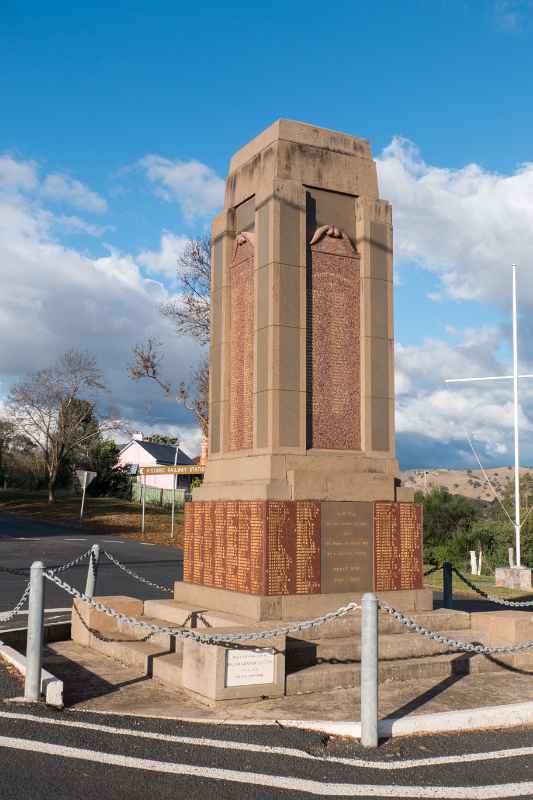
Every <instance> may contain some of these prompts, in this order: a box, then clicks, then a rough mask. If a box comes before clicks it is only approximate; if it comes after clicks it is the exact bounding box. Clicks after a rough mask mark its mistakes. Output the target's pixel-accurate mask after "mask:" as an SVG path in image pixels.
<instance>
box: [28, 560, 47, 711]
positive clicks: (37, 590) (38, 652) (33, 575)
mask: <svg viewBox="0 0 533 800" xmlns="http://www.w3.org/2000/svg"><path fill="white" fill-rule="evenodd" d="M43 569H44V565H43V562H42V561H34V562H33V564H32V565H31V569H30V602H29V613H28V640H27V644H26V679H25V681H24V698H25V699H26V700H30V701H34V702H37V701H38V700H39V699H40V697H41V666H42V658H43V623H44V577H43Z"/></svg>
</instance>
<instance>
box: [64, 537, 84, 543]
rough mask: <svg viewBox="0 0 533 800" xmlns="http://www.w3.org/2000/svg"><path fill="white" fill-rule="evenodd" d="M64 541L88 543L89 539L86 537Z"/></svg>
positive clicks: (65, 540)
mask: <svg viewBox="0 0 533 800" xmlns="http://www.w3.org/2000/svg"><path fill="white" fill-rule="evenodd" d="M63 541H64V542H86V541H87V537H85V538H84V539H63Z"/></svg>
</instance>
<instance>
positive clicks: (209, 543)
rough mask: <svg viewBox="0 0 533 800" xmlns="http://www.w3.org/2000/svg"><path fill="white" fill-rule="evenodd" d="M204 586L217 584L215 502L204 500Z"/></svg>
mask: <svg viewBox="0 0 533 800" xmlns="http://www.w3.org/2000/svg"><path fill="white" fill-rule="evenodd" d="M203 550H204V575H203V580H202V583H203V584H204V586H214V584H215V574H214V569H215V504H214V503H208V502H204V535H203Z"/></svg>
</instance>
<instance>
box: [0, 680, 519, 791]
mask: <svg viewBox="0 0 533 800" xmlns="http://www.w3.org/2000/svg"><path fill="white" fill-rule="evenodd" d="M10 683H11V684H14V679H13V678H11V677H10V676H7V677H6V676H5V675H4V676H2V668H1V667H0V694H3V696H4V697H5V698H7V699H6V701H4V702H2V703H0V774H1V780H0V797H1V798H2V800H45V798H46V800H48V799H49V798H50V797H53V798H54V800H72V798H73V797H83V798H86V800H101V798H106V800H111V799H112V798H128V800H146V797H157V798H158V800H167V799H168V800H175V798H180V797H184V798H185V797H186V798H190V799H191V800H220V798H234V799H235V800H248V799H250V800H251V799H252V798H254V800H271V799H272V798H284V797H287V798H291V800H293V798H296V799H297V800H298V799H299V798H302V800H303V799H304V798H310V797H320V798H322V797H339V798H340V797H357V798H402V797H409V798H434V797H436V798H458V799H459V798H460V799H461V800H478V799H479V800H481V798H483V800H485V798H498V800H500V799H501V798H507V797H513V798H526V797H533V775H532V772H533V763H532V762H533V759H532V755H533V730H531V729H523V728H521V729H515V730H513V731H506V732H499V733H495V732H492V733H490V732H484V733H475V734H465V735H453V736H432V737H413V738H410V739H401V740H398V739H394V740H389V741H388V742H386V743H382V744H381V746H380V748H379V749H378V750H376V751H366V750H363V749H362V748H361V747H360V746H359V745H358V744H357V743H348V742H346V741H341V740H335V739H328V738H326V737H322V736H321V735H319V734H316V733H307V732H304V731H294V730H289V729H285V728H283V726H282V725H281V724H276V725H266V726H254V725H252V724H247V725H245V726H244V725H241V726H239V725H235V726H230V725H213V724H206V723H186V722H179V721H172V720H164V719H163V720H157V719H149V718H139V717H119V716H115V715H105V714H94V713H87V712H80V711H77V712H72V711H66V712H63V713H58V712H53V713H52V712H51V711H50V710H49V709H47V708H46V707H44V706H42V705H39V706H37V705H35V706H19V705H16V704H14V703H11V702H10V701H9V699H8V698H9V697H13V696H14V695H15V694H16V693H17V688H18V687H15V686H13V685H10Z"/></svg>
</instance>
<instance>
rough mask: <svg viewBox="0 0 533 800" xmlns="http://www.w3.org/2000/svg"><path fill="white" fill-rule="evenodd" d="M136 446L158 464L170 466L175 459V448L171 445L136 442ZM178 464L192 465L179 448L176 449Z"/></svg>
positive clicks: (190, 460)
mask: <svg viewBox="0 0 533 800" xmlns="http://www.w3.org/2000/svg"><path fill="white" fill-rule="evenodd" d="M136 444H138V445H139V447H142V448H143V450H145V451H146V452H147V453H149V454H150V455H151V456H152V458H155V460H156V461H157V463H158V464H162V465H172V464H174V458H175V457H176V447H175V446H174V445H173V444H160V443H159V442H145V441H142V442H140V441H138V440H136ZM177 463H178V464H183V465H186V464H192V463H193V461H192V459H191V458H189V456H188V455H187V454H186V453H184V452H183V450H182V449H181V448H179V449H178V459H177Z"/></svg>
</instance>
